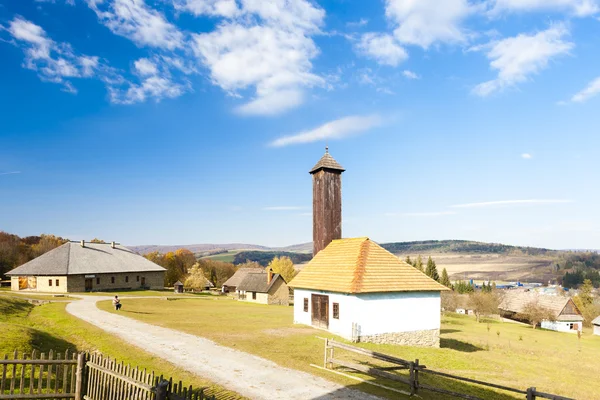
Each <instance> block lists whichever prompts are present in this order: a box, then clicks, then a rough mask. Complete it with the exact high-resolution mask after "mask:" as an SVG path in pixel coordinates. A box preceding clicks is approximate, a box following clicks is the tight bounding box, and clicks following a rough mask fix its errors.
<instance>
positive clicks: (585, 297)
mask: <svg viewBox="0 0 600 400" xmlns="http://www.w3.org/2000/svg"><path fill="white" fill-rule="evenodd" d="M593 289H594V286H593V285H592V281H591V280H589V279H585V280H584V281H583V285H582V286H581V288H580V289H579V294H578V295H577V296H579V298H580V299H581V302H582V303H583V305H584V306H588V305H590V304H592V303H593V302H594V298H593V297H592V290H593Z"/></svg>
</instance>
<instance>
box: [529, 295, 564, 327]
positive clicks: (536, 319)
mask: <svg viewBox="0 0 600 400" xmlns="http://www.w3.org/2000/svg"><path fill="white" fill-rule="evenodd" d="M521 314H522V316H523V317H524V318H525V319H527V320H528V321H529V323H530V324H531V326H532V327H533V329H535V327H536V326H538V325H539V324H540V323H541V322H542V321H544V320H548V321H554V320H555V319H556V318H555V317H554V314H553V313H552V311H550V310H548V309H547V308H545V307H543V306H541V305H540V304H539V303H538V302H537V301H535V300H534V301H531V302H529V303H527V304H526V305H525V307H523V312H522V313H521Z"/></svg>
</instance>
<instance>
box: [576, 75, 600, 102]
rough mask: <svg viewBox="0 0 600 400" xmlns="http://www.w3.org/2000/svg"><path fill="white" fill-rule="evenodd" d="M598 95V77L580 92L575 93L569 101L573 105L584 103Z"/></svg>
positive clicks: (599, 80)
mask: <svg viewBox="0 0 600 400" xmlns="http://www.w3.org/2000/svg"><path fill="white" fill-rule="evenodd" d="M598 93H600V77H598V78H596V79H594V80H593V81H591V82H590V83H588V85H587V86H586V87H585V88H583V89H582V90H581V91H579V92H577V93H575V94H574V95H573V97H571V101H572V102H574V103H584V102H586V101H588V100H589V99H591V98H592V97H594V96H596V95H597V94H598Z"/></svg>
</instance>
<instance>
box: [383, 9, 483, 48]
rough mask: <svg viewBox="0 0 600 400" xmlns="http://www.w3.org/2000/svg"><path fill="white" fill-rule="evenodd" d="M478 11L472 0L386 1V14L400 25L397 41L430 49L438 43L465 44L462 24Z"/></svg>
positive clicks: (465, 36) (395, 32)
mask: <svg viewBox="0 0 600 400" xmlns="http://www.w3.org/2000/svg"><path fill="white" fill-rule="evenodd" d="M476 10H477V8H476V6H474V5H472V4H470V3H469V1H468V0H443V1H440V0H386V7H385V14H386V16H387V18H388V19H389V20H390V21H392V22H393V23H394V24H396V25H397V28H396V29H395V30H394V36H395V37H396V39H398V40H399V41H400V42H401V43H405V44H412V45H417V46H421V47H423V48H425V49H427V48H428V47H429V46H431V45H432V44H434V43H461V42H465V41H466V39H467V36H468V35H467V33H466V32H465V31H464V29H463V28H462V26H461V24H462V22H463V21H464V20H465V19H466V18H467V17H468V16H469V15H470V14H472V13H474V12H475V11H476Z"/></svg>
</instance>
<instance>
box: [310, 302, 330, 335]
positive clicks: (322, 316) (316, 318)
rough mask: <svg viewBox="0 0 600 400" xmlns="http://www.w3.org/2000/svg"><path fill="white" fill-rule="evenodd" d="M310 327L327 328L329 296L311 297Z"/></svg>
mask: <svg viewBox="0 0 600 400" xmlns="http://www.w3.org/2000/svg"><path fill="white" fill-rule="evenodd" d="M311 300H312V325H313V326H316V327H318V328H323V329H327V328H329V296H325V295H322V294H313V295H311Z"/></svg>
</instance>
